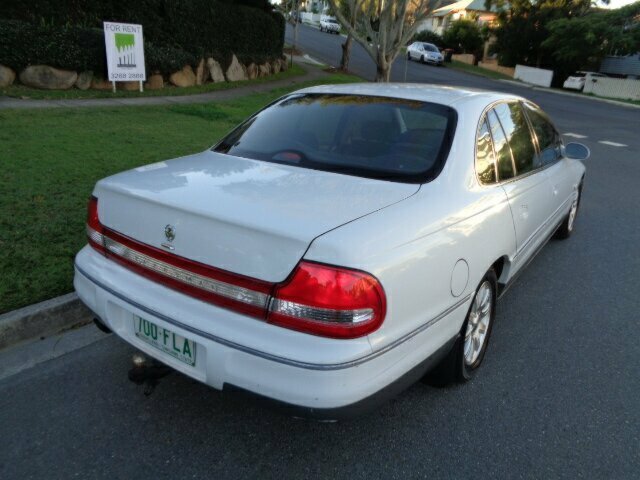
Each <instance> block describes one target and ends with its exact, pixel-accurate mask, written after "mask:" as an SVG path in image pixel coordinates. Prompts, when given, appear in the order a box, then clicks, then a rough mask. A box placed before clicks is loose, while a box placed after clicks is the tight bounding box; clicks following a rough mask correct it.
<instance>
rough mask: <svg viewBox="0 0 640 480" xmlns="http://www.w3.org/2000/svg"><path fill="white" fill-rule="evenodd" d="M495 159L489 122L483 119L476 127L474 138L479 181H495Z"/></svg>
mask: <svg viewBox="0 0 640 480" xmlns="http://www.w3.org/2000/svg"><path fill="white" fill-rule="evenodd" d="M495 161H496V159H495V155H494V153H493V145H492V141H491V133H490V132H489V124H488V123H487V120H486V119H485V120H483V122H482V124H481V125H480V128H479V129H478V138H477V140H476V172H477V174H478V178H479V179H480V182H481V183H483V184H485V185H490V184H492V183H496V180H497V179H496V165H495Z"/></svg>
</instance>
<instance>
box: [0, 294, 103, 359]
mask: <svg viewBox="0 0 640 480" xmlns="http://www.w3.org/2000/svg"><path fill="white" fill-rule="evenodd" d="M92 319H93V316H92V314H91V312H90V311H89V309H87V307H85V306H84V304H83V303H82V302H81V301H80V299H79V298H78V296H77V295H76V294H75V293H69V294H67V295H62V296H61V297H57V298H52V299H51V300H46V301H44V302H40V303H36V304H35V305H29V306H28V307H24V308H20V309H18V310H13V311H12V312H8V313H4V314H2V315H0V349H2V348H6V347H8V346H10V345H15V344H16V343H20V342H24V341H26V340H33V339H36V338H42V337H47V336H51V335H55V334H57V333H60V332H61V331H63V330H67V329H69V328H72V327H76V326H80V325H86V324H87V323H90V322H91V321H92Z"/></svg>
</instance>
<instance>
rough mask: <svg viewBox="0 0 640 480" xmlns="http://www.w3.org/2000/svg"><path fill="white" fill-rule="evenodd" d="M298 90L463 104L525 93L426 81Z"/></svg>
mask: <svg viewBox="0 0 640 480" xmlns="http://www.w3.org/2000/svg"><path fill="white" fill-rule="evenodd" d="M294 93H332V94H343V95H345V94H346V95H367V96H380V97H390V98H400V99H404V100H417V101H421V102H431V103H439V104H442V105H448V106H452V105H454V104H456V107H461V106H462V104H464V103H477V104H484V105H488V104H489V103H493V102H496V101H498V100H524V99H523V98H522V97H518V96H516V95H510V94H506V93H500V92H491V91H487V90H480V89H475V88H461V87H447V86H443V85H430V84H424V83H348V84H339V85H318V86H315V87H309V88H304V89H302V90H298V91H296V92H294Z"/></svg>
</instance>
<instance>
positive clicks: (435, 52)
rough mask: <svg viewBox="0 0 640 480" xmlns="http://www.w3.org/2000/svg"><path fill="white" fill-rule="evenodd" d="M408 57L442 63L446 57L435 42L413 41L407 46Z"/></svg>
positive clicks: (437, 63) (431, 62)
mask: <svg viewBox="0 0 640 480" xmlns="http://www.w3.org/2000/svg"><path fill="white" fill-rule="evenodd" d="M407 59H408V60H418V61H420V62H422V63H430V64H432V65H442V62H443V61H444V57H443V56H442V54H441V53H440V50H439V49H438V47H436V46H435V45H434V44H433V43H426V42H413V43H412V44H411V45H409V46H408V47H407Z"/></svg>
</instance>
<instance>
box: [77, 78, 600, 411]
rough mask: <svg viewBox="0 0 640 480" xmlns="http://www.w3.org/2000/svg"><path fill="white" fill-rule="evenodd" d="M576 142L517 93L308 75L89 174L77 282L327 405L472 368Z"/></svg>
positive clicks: (560, 210)
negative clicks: (109, 170)
mask: <svg viewBox="0 0 640 480" xmlns="http://www.w3.org/2000/svg"><path fill="white" fill-rule="evenodd" d="M588 154H589V151H588V149H587V148H586V147H584V146H582V145H580V144H568V145H566V146H564V145H563V143H562V140H561V138H560V135H559V134H558V131H557V130H556V128H555V127H554V126H553V124H552V123H551V121H550V120H549V118H548V117H547V115H545V114H544V113H543V112H542V111H541V110H540V108H538V107H537V106H536V105H534V104H533V103H531V102H529V101H527V100H525V99H523V98H519V97H515V96H511V95H506V94H500V93H490V92H481V91H468V90H461V89H454V88H449V87H436V86H426V85H417V84H413V85H394V84H386V85H382V84H357V85H339V86H320V87H312V88H307V89H304V90H300V91H297V92H294V93H292V94H289V95H287V96H285V97H283V98H281V99H279V100H278V101H276V102H275V103H273V104H271V105H270V106H268V107H267V108H265V109H264V110H262V111H260V112H259V113H257V114H256V115H254V116H252V117H251V118H250V119H248V120H247V121H246V122H245V123H243V124H241V125H240V126H239V127H237V128H236V129H235V130H233V131H232V132H231V133H230V134H229V135H227V136H226V137H225V138H224V139H223V140H221V141H220V142H219V143H217V144H216V145H215V146H214V147H213V148H212V149H211V150H207V151H205V152H202V153H198V154H195V155H191V156H187V157H183V158H178V159H175V160H170V161H166V162H159V163H155V164H152V165H147V166H143V167H140V168H136V169H134V170H130V171H127V172H124V173H120V174H117V175H114V176H112V177H108V178H105V179H103V180H101V181H99V182H98V183H97V184H96V186H95V189H94V191H93V196H92V198H91V200H90V202H89V213H88V221H87V234H88V240H89V245H87V246H86V247H84V248H83V249H82V250H81V251H80V252H79V253H78V255H77V257H76V259H75V288H76V291H77V292H78V295H79V297H80V298H81V299H82V301H83V302H84V303H85V304H86V305H87V306H88V307H89V308H90V309H91V310H92V311H93V312H95V315H96V318H97V322H98V323H99V324H100V325H102V326H106V327H108V328H109V329H110V330H112V331H113V332H115V333H116V334H117V335H119V336H120V337H122V338H123V339H124V340H126V341H127V342H129V343H130V344H132V345H133V346H135V347H136V348H138V349H139V350H141V351H142V352H144V353H145V354H146V355H149V356H151V357H153V358H155V359H158V360H160V361H161V362H163V363H164V364H166V365H169V366H170V367H172V368H174V369H175V370H178V371H180V372H182V373H184V374H186V375H188V376H190V377H192V378H194V379H197V380H199V381H201V382H204V383H206V384H207V385H210V386H212V387H214V388H216V389H224V388H239V389H242V390H246V391H249V392H253V393H255V394H258V395H260V396H263V397H267V398H269V399H274V400H277V401H279V402H284V403H286V404H289V405H293V406H296V407H299V408H302V409H305V411H306V412H307V414H311V415H317V416H325V417H329V418H336V417H338V416H340V415H341V414H351V413H353V412H357V411H361V410H363V409H365V408H367V407H371V406H374V405H376V404H378V403H379V402H380V401H382V400H384V399H386V398H388V397H389V396H391V395H394V394H396V393H397V392H398V391H400V390H401V389H403V388H404V387H406V386H407V385H409V384H411V383H412V382H415V381H416V380H418V379H419V378H421V377H423V375H425V374H426V373H427V372H429V371H430V370H431V369H432V368H433V367H434V366H435V370H434V371H433V372H432V375H433V376H434V377H436V378H439V379H440V380H442V381H444V380H459V381H465V380H469V379H470V378H471V377H472V376H473V375H474V374H475V373H476V372H477V369H478V367H479V366H480V364H481V363H482V360H483V357H484V355H485V352H486V349H487V344H488V342H489V337H490V335H491V329H492V326H493V321H494V318H495V312H496V300H497V298H498V296H499V295H500V294H501V293H502V292H504V291H505V289H506V288H507V287H508V286H509V285H510V284H511V282H512V281H513V280H514V279H515V278H516V276H517V275H518V274H519V273H520V272H521V270H522V269H523V268H524V266H525V265H526V264H527V262H528V261H529V260H530V259H531V258H532V257H533V256H534V255H535V254H536V253H537V252H538V251H539V250H540V249H541V247H542V246H543V245H544V244H545V243H546V241H547V240H548V239H549V238H550V237H551V236H552V235H554V233H555V234H556V236H557V237H560V238H566V237H568V236H569V235H570V234H571V233H572V231H573V229H574V222H575V218H576V213H577V211H578V205H579V202H580V194H581V192H582V185H583V181H584V175H585V167H584V166H583V164H582V162H580V161H578V160H577V159H584V158H587V156H588ZM519 320H521V319H516V318H514V319H511V321H519ZM522 320H526V319H522ZM522 341H523V344H524V343H526V339H523V340H522Z"/></svg>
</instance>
